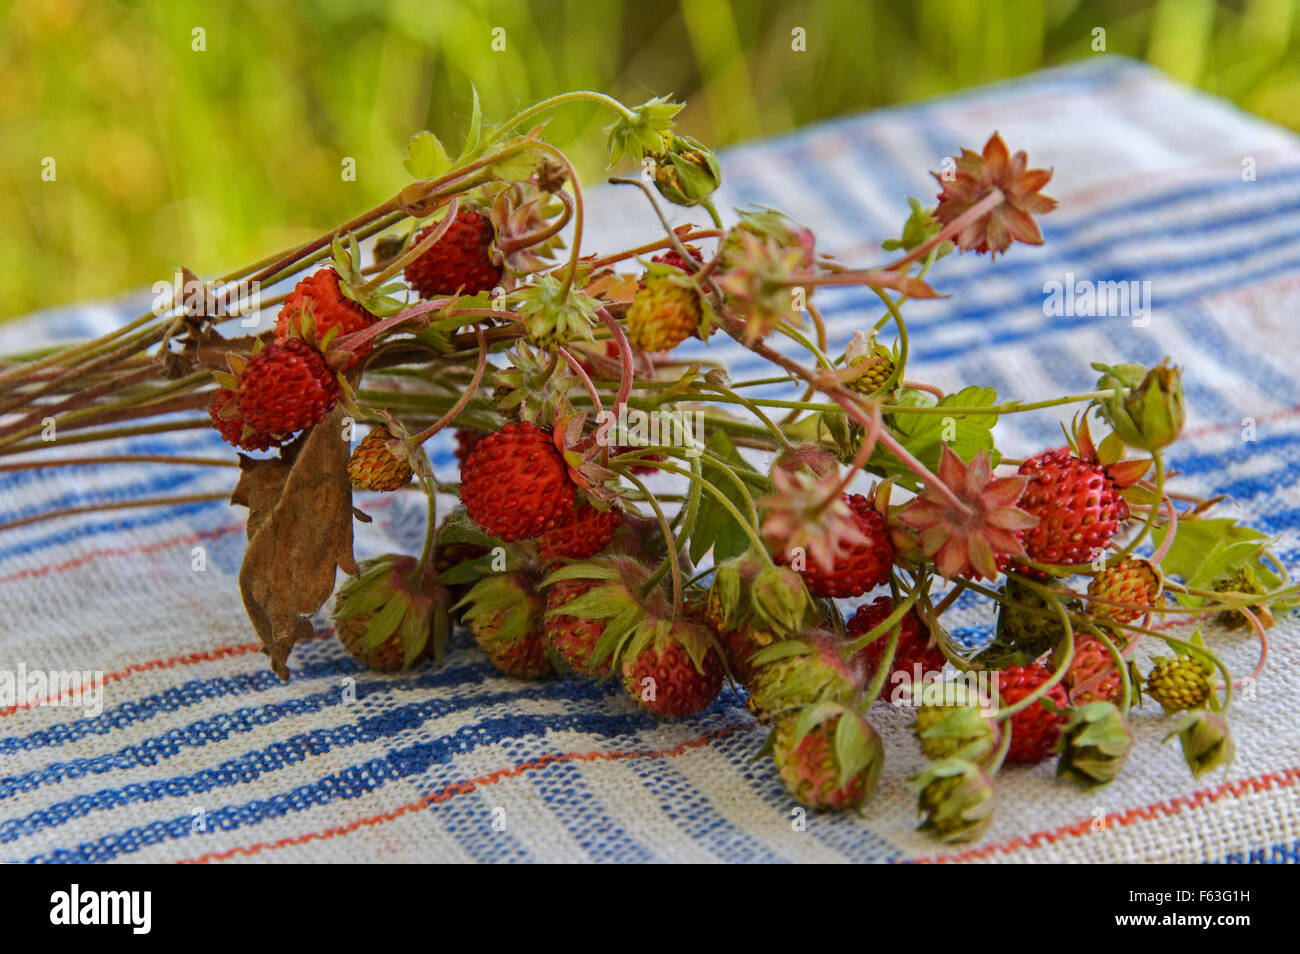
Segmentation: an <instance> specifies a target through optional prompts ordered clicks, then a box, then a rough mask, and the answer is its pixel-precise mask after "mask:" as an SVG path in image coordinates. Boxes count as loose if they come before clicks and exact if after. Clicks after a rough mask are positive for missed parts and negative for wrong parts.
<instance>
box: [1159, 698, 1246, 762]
mask: <svg viewBox="0 0 1300 954" xmlns="http://www.w3.org/2000/svg"><path fill="white" fill-rule="evenodd" d="M1174 736H1178V741H1179V743H1180V744H1181V745H1182V747H1183V759H1184V761H1186V762H1187V767H1188V768H1190V769H1191V770H1192V776H1193V777H1200V776H1201V775H1203V774H1204V773H1206V772H1209V771H1212V770H1214V769H1216V768H1222V769H1225V770H1226V769H1227V768H1228V767H1229V766H1230V765H1232V760H1233V759H1234V758H1235V757H1236V754H1237V747H1236V744H1235V743H1234V742H1233V741H1232V732H1231V731H1229V729H1228V720H1227V719H1225V718H1224V717H1223V714H1222V713H1219V712H1211V711H1210V710H1209V709H1193V710H1192V711H1191V712H1189V713H1187V715H1186V716H1184V717H1183V720H1182V721H1181V722H1180V723H1179V724H1178V725H1177V726H1176V727H1175V728H1174V731H1172V732H1170V733H1169V734H1168V735H1167V736H1165V737H1164V741H1165V742H1168V741H1169V740H1170V739H1172V738H1173V737H1174Z"/></svg>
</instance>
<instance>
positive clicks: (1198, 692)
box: [1147, 656, 1211, 712]
mask: <svg viewBox="0 0 1300 954" xmlns="http://www.w3.org/2000/svg"><path fill="white" fill-rule="evenodd" d="M1153 661H1154V663H1155V665H1154V666H1153V667H1152V668H1151V672H1150V674H1149V675H1148V676H1147V695H1149V696H1150V697H1151V698H1152V699H1154V700H1155V701H1156V702H1158V703H1160V705H1162V706H1163V707H1164V708H1165V710H1166V711H1168V712H1178V711H1180V710H1182V709H1199V708H1201V707H1202V706H1203V705H1205V703H1206V701H1207V700H1208V699H1209V698H1210V689H1211V687H1210V668H1209V667H1208V666H1206V665H1205V664H1204V663H1201V662H1199V661H1197V660H1195V659H1192V658H1191V657H1189V656H1174V657H1173V658H1172V659H1171V658H1169V657H1168V656H1156V657H1155V659H1154V660H1153Z"/></svg>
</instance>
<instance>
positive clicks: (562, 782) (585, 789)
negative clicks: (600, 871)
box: [532, 762, 655, 864]
mask: <svg viewBox="0 0 1300 954" xmlns="http://www.w3.org/2000/svg"><path fill="white" fill-rule="evenodd" d="M532 784H533V788H535V789H536V790H537V792H538V793H539V794H540V795H541V796H542V798H543V800H544V801H545V802H546V805H547V807H548V808H549V809H550V810H551V811H552V812H553V813H554V814H555V817H556V818H557V819H558V820H559V821H560V822H561V824H562V825H563V828H564V830H565V831H567V832H568V833H569V834H570V835H571V836H572V837H573V838H574V839H576V840H577V842H578V843H579V844H580V845H581V846H582V848H583V850H584V851H586V852H587V853H588V855H590V856H591V857H592V858H593V859H595V860H597V861H607V862H615V863H618V864H627V863H630V862H637V863H646V862H651V861H654V860H655V854H654V852H653V851H651V850H650V849H649V848H647V847H646V846H645V845H643V844H642V843H641V842H640V841H639V840H638V839H637V838H636V836H635V835H634V834H633V833H632V832H630V831H628V829H627V828H626V827H624V826H623V825H622V824H620V822H619V821H618V819H617V818H615V817H614V816H613V815H611V814H610V813H609V810H608V809H607V808H606V807H605V806H604V805H603V804H602V803H601V801H600V799H599V798H598V797H597V796H596V794H595V793H594V792H592V790H591V787H590V786H589V785H588V784H587V783H586V781H585V780H584V779H583V775H582V770H581V769H580V768H579V767H578V766H576V765H573V764H572V763H569V762H555V763H552V764H551V765H548V766H546V767H545V768H543V769H540V770H539V771H537V772H534V773H532Z"/></svg>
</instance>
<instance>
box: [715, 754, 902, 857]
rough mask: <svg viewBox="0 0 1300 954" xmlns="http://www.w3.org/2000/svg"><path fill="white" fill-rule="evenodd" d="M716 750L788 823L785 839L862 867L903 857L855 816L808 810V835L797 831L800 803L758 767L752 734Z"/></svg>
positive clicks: (764, 765) (773, 774)
mask: <svg viewBox="0 0 1300 954" xmlns="http://www.w3.org/2000/svg"><path fill="white" fill-rule="evenodd" d="M714 749H715V750H717V751H718V752H720V753H721V754H722V755H723V756H724V757H725V758H726V759H727V761H729V762H730V763H731V764H732V765H733V766H736V767H737V768H741V767H743V768H742V771H741V775H742V777H743V779H744V781H745V783H747V784H748V785H749V787H750V789H751V790H752V791H753V792H755V793H756V794H757V795H758V796H759V797H760V798H762V800H763V801H764V802H765V803H766V804H768V805H770V806H771V808H772V811H773V812H774V813H775V814H776V815H778V816H779V817H781V818H782V819H783V820H784V822H785V825H784V829H785V830H784V831H782V837H783V838H784V837H789V838H813V839H815V840H816V841H818V842H819V843H821V844H823V845H825V846H826V847H827V848H829V849H831V850H832V851H834V852H836V853H837V854H839V855H841V856H843V857H844V858H845V859H847V860H848V861H852V862H855V863H858V864H865V863H869V862H879V861H891V860H893V859H894V858H896V857H898V856H899V855H900V854H901V852H900V850H899V849H898V847H897V846H895V845H893V844H892V843H890V842H889V841H888V840H887V839H885V838H883V837H881V836H880V835H878V834H876V833H875V832H873V831H871V830H870V829H868V828H864V827H863V826H862V825H860V824H858V822H857V818H856V817H855V816H852V815H832V814H825V813H819V812H815V811H811V810H805V811H804V824H805V826H806V828H805V830H804V831H795V830H794V828H793V827H792V823H793V821H794V817H793V815H792V814H791V812H792V811H793V810H794V809H795V808H796V807H798V803H797V802H796V801H795V800H794V798H793V797H792V796H791V795H790V793H789V792H788V791H786V788H785V785H784V783H783V782H782V781H781V779H780V777H779V776H778V775H777V773H776V772H774V771H772V770H771V769H770V768H769V767H768V764H767V762H766V761H763V762H761V763H757V764H755V763H754V752H755V750H756V749H757V746H756V745H755V744H754V738H753V734H752V733H749V734H741V733H737V734H735V735H731V736H727V737H726V738H723V739H719V740H718V741H717V742H716V743H714ZM786 832H788V835H787V834H786Z"/></svg>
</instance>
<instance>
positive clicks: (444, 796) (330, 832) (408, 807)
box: [177, 724, 758, 865]
mask: <svg viewBox="0 0 1300 954" xmlns="http://www.w3.org/2000/svg"><path fill="white" fill-rule="evenodd" d="M754 728H758V726H757V725H756V724H755V725H731V726H727V727H726V728H725V729H717V730H715V731H713V732H706V733H705V734H704V735H702V736H700V737H699V738H697V739H688V740H687V741H685V742H682V743H681V744H680V745H675V746H673V747H672V748H669V749H656V750H643V751H640V752H567V753H561V752H554V753H551V754H550V755H543V756H540V757H539V758H535V759H530V760H529V761H527V762H520V763H519V764H517V765H512V766H510V767H509V768H503V769H497V770H496V771H495V772H492V773H490V774H488V775H480V776H479V777H478V778H471V779H466V780H465V781H463V782H453V783H452V784H451V785H448V786H446V787H444V788H441V789H439V790H438V791H436V792H430V793H429V794H428V795H425V796H424V797H423V798H419V799H416V800H415V801H413V802H407V803H406V804H405V805H402V806H400V807H398V808H395V809H393V810H392V811H388V812H384V813H383V814H381V815H369V816H367V817H365V818H358V819H356V820H355V821H350V822H348V823H347V824H346V825H335V826H334V827H332V828H325V829H322V830H320V831H312V832H306V833H305V834H302V835H294V836H292V837H289V838H281V839H280V840H279V841H260V842H257V843H256V844H252V845H241V846H239V847H237V848H229V849H227V850H225V851H212V852H208V853H207V854H206V855H200V856H199V857H197V858H187V859H183V860H181V861H178V862H177V864H183V865H184V864H207V863H208V862H212V861H224V860H225V859H228V858H233V857H234V856H235V855H244V856H245V857H250V856H252V855H256V854H258V853H259V852H263V851H274V850H276V849H277V848H288V847H290V846H292V845H303V844H306V843H308V842H312V841H325V840H328V839H330V838H337V837H339V836H340V835H346V834H349V833H351V832H354V831H356V830H357V829H358V828H362V827H373V826H375V825H382V824H385V823H386V822H390V821H395V820H396V819H398V818H401V817H402V816H403V815H409V814H410V813H411V812H418V811H423V810H424V809H426V808H428V807H429V806H430V805H437V804H439V803H440V802H446V801H449V800H451V799H453V798H455V797H456V796H457V795H465V794H468V793H469V792H473V791H475V790H476V789H478V788H481V787H483V786H485V785H494V784H495V783H497V782H499V781H501V780H502V779H505V778H514V777H515V776H518V775H523V774H524V773H525V772H531V771H534V770H536V769H541V768H546V767H547V766H548V765H558V764H561V763H564V762H619V761H625V760H628V759H661V758H671V757H673V756H677V755H683V754H685V753H686V752H688V751H690V750H691V749H698V748H700V747H701V746H705V745H708V744H709V743H710V742H713V741H714V740H716V739H721V738H723V737H725V736H728V735H731V734H733V733H735V732H740V731H747V730H751V729H754Z"/></svg>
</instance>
